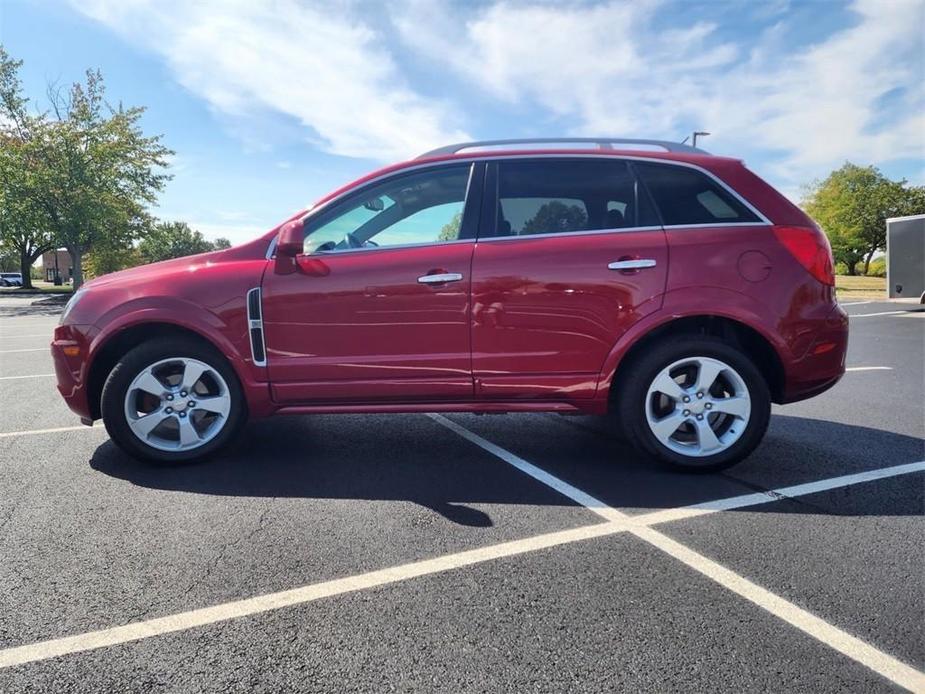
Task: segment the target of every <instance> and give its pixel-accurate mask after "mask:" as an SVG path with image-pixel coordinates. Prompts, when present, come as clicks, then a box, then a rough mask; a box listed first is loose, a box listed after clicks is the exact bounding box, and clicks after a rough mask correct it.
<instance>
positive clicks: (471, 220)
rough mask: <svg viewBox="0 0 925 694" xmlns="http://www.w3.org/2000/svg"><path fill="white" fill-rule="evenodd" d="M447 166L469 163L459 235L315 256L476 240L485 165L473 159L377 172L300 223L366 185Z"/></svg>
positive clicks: (351, 196)
mask: <svg viewBox="0 0 925 694" xmlns="http://www.w3.org/2000/svg"><path fill="white" fill-rule="evenodd" d="M448 166H458V167H463V166H469V178H468V180H467V182H466V197H465V200H464V202H463V215H462V222H461V224H460V228H459V238H456V239H453V240H452V241H432V242H423V243H402V244H394V245H391V246H380V247H369V248H344V249H341V250H338V251H321V252H319V253H316V254H313V255H314V256H315V257H322V256H323V257H331V256H338V255H341V254H343V253H366V252H370V253H372V252H376V251H390V250H400V249H403V248H424V247H431V246H449V245H452V244H458V243H472V242H473V241H475V240H476V230H477V225H478V218H479V209H480V207H481V203H482V178H483V176H484V170H485V167H484V165H482V164H481V163H480V162H477V161H466V160H462V161H448V162H441V163H440V164H433V163H430V164H426V165H422V166H412V167H408V168H404V169H401V170H400V171H394V172H392V173H388V174H383V175H382V176H377V177H376V178H374V179H372V180H370V181H367V182H366V183H364V184H363V185H361V186H359V187H356V188H352V189H350V190H348V191H346V192H344V193H343V194H342V195H338V196H337V197H335V198H332V199H331V200H327V201H325V202H324V203H323V204H322V205H318V206H317V207H314V208H312V209H311V210H309V211H308V212H307V213H306V214H305V215H304V216H303V217H302V220H301V221H302V223H303V224H304V225H306V226H307V225H308V224H310V223H312V222H314V221H316V220H317V219H318V218H319V217H321V216H322V215H323V214H326V213H328V212H331V211H332V210H334V208H335V207H336V206H339V205H340V204H341V203H349V202H351V201H352V200H354V199H356V198H362V197H363V195H364V193H367V194H368V191H369V190H370V188H373V187H377V186H379V185H381V184H383V183H388V182H389V181H393V180H399V179H401V178H404V177H405V176H412V175H418V174H421V173H427V172H428V171H438V170H440V169H445V168H448ZM275 249H276V243H275V239H274V242H273V244H272V245H271V246H270V248H269V249H268V251H267V254H268V257H272V254H273V253H274V252H275Z"/></svg>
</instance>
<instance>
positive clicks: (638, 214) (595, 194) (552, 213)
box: [494, 159, 658, 236]
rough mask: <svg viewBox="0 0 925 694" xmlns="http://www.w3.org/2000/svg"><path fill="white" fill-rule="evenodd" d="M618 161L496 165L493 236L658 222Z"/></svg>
mask: <svg viewBox="0 0 925 694" xmlns="http://www.w3.org/2000/svg"><path fill="white" fill-rule="evenodd" d="M639 188H640V187H639V185H638V184H637V181H636V178H635V176H634V175H633V172H632V170H631V169H630V167H629V165H628V164H627V162H625V161H622V160H619V159H612V160H610V159H567V160H550V159H537V160H524V161H505V162H501V163H500V164H499V165H498V178H497V191H498V195H497V206H496V210H495V215H494V217H495V219H494V221H495V223H494V235H495V236H534V235H537V234H559V233H563V232H576V231H606V230H615V231H619V230H620V229H631V228H634V227H640V226H657V225H658V220H657V218H656V216H655V213H654V211H653V210H652V208H651V205H650V204H649V202H648V199H647V198H646V197H645V195H644V194H642V193H641V192H640V190H639Z"/></svg>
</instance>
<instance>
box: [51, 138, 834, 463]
mask: <svg viewBox="0 0 925 694" xmlns="http://www.w3.org/2000/svg"><path fill="white" fill-rule="evenodd" d="M541 144H542V146H543V147H544V149H540V150H537V149H535V148H531V147H534V144H533V143H528V142H523V141H500V142H497V141H496V142H488V143H468V144H462V145H454V146H451V147H446V148H442V149H440V150H436V151H434V152H430V153H428V154H426V155H423V156H422V157H420V158H418V159H415V160H412V161H408V162H404V163H401V164H397V165H394V166H390V167H387V168H385V169H382V170H380V171H376V172H374V173H372V174H370V175H368V176H366V177H364V178H362V179H360V180H358V181H356V182H354V183H351V184H350V185H347V186H345V187H343V188H340V189H338V190H336V191H335V192H333V193H331V194H330V195H328V196H327V197H325V198H323V199H322V200H321V201H320V202H319V203H318V204H316V205H315V206H314V207H312V208H311V209H310V210H307V211H303V212H300V213H299V214H297V215H296V216H294V217H292V218H291V219H290V220H288V221H287V222H285V223H283V224H281V225H280V226H278V227H277V228H274V229H272V230H271V231H269V232H267V233H266V234H264V235H263V236H261V237H260V238H258V239H256V240H254V241H253V242H250V243H247V244H245V245H243V246H239V247H236V248H232V249H228V250H223V251H217V252H213V253H206V254H203V255H199V256H193V257H188V258H181V259H177V260H171V261H166V262H162V263H157V264H153V265H148V266H145V267H140V268H133V269H130V270H126V271H123V272H119V273H115V274H112V275H106V276H105V277H101V278H99V279H97V280H94V281H91V282H89V283H87V284H86V285H85V286H84V287H83V288H82V289H81V290H80V291H78V292H77V293H76V294H75V295H74V297H73V298H72V299H71V301H70V302H69V304H68V306H67V309H66V310H65V312H64V314H63V316H62V318H61V324H60V326H59V327H58V328H57V329H56V331H55V336H54V341H53V343H52V346H51V348H52V353H53V355H54V360H55V369H56V372H57V377H58V389H59V390H60V392H61V394H62V395H63V396H64V398H65V400H66V401H67V403H68V405H69V406H70V407H71V409H72V410H74V411H75V412H76V413H77V414H78V415H79V416H80V417H81V419H82V421H84V422H85V423H88V424H89V423H92V421H93V420H96V419H100V418H102V419H103V420H104V422H105V425H106V428H107V430H108V431H109V434H110V436H111V437H112V440H113V441H115V442H116V443H117V444H118V445H119V446H121V447H122V448H123V449H124V450H125V451H126V452H128V453H129V454H131V455H133V456H136V457H139V458H144V459H148V460H154V461H160V462H181V461H189V460H195V459H199V458H202V457H204V456H207V455H209V454H212V453H215V452H216V451H218V450H220V449H221V448H222V447H223V446H225V445H226V444H228V442H229V441H230V440H231V439H232V437H233V436H234V435H235V433H236V432H237V431H238V430H239V429H240V427H241V425H242V424H243V423H244V421H245V420H246V419H247V418H248V417H265V416H268V415H272V414H313V413H358V412H376V413H388V412H434V411H436V412H478V413H505V412H558V413H562V414H578V413H586V414H604V413H608V412H610V413H612V414H613V415H614V417H613V418H612V419H611V420H610V421H611V422H612V425H613V426H614V427H618V428H619V429H620V430H622V432H623V433H625V434H627V435H628V437H629V438H630V440H632V441H633V442H635V444H636V445H637V446H638V447H639V448H640V450H642V451H644V452H645V453H646V454H648V455H650V456H652V457H653V458H656V459H658V460H661V461H663V462H665V463H668V464H670V465H673V466H675V467H678V468H681V469H685V470H715V469H719V468H723V467H726V466H729V465H732V464H733V463H736V462H738V461H740V460H742V459H743V458H744V457H746V456H747V455H748V454H749V453H750V452H751V451H752V450H753V449H754V448H755V447H756V446H757V445H758V444H759V442H760V441H761V439H762V437H763V436H764V433H765V430H766V428H767V425H768V420H769V415H770V406H771V403H772V402H777V403H788V402H794V401H796V400H801V399H803V398H808V397H811V396H813V395H816V394H818V393H821V392H823V391H824V390H826V389H828V388H830V387H832V385H834V384H835V383H836V382H837V381H838V380H839V378H841V376H842V374H843V372H844V366H845V353H846V348H847V339H848V319H847V316H846V314H845V313H844V312H843V311H842V309H841V308H840V307H839V306H838V305H837V303H836V301H835V290H834V276H833V271H832V256H831V251H830V249H829V247H828V242H827V241H826V239H825V236H824V235H823V234H822V232H821V231H820V230H819V229H818V227H817V226H816V225H815V224H814V223H813V221H812V220H811V219H809V218H808V217H807V216H806V215H805V214H804V213H803V212H802V211H801V210H800V209H799V208H797V207H796V206H795V205H793V204H792V203H791V202H789V201H788V200H787V199H786V198H785V197H784V196H782V195H781V194H780V193H778V192H777V191H775V190H774V189H773V188H771V187H770V186H769V185H768V184H767V183H765V182H764V181H762V180H761V179H760V178H758V177H757V176H756V175H755V174H753V173H752V172H751V171H749V170H748V169H747V168H746V167H745V165H744V164H743V163H742V162H741V161H738V160H735V159H729V158H725V157H717V156H711V155H709V154H707V153H705V152H703V151H701V150H698V149H694V148H692V147H689V146H685V145H680V144H676V143H670V142H659V141H639V140H615V139H598V140H592V141H584V140H556V141H555V142H554V143H541Z"/></svg>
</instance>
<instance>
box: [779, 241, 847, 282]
mask: <svg viewBox="0 0 925 694" xmlns="http://www.w3.org/2000/svg"><path fill="white" fill-rule="evenodd" d="M773 229H774V235H775V236H776V237H777V240H778V241H780V243H781V245H782V246H783V247H784V248H786V249H787V250H788V251H790V255H792V256H793V257H794V258H796V260H797V262H798V263H800V265H802V266H803V267H805V268H806V269H807V270H808V271H809V274H811V275H812V276H813V277H815V278H816V279H817V280H819V281H820V282H822V283H823V284H828V285H832V286H835V271H834V269H833V263H832V247H831V246H829V240H828V239H827V238H826V237H825V234H823V233H822V230H820V229H818V228H816V227H782V226H775V227H773Z"/></svg>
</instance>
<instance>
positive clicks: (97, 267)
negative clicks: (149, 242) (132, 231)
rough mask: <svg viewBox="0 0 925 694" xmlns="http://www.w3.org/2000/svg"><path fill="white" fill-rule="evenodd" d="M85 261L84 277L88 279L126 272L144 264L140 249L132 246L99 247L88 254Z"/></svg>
mask: <svg viewBox="0 0 925 694" xmlns="http://www.w3.org/2000/svg"><path fill="white" fill-rule="evenodd" d="M85 260H86V262H85V263H84V277H85V278H86V279H93V278H94V277H99V276H101V275H107V274H109V273H110V272H118V271H119V270H125V269H126V268H130V267H135V266H136V265H141V264H142V263H143V262H144V260H143V259H142V257H141V254H140V253H139V252H138V249H137V248H135V246H133V245H132V244H128V245H125V246H121V247H113V246H108V245H105V246H104V245H98V246H96V247H94V248H93V249H92V250H90V251H89V252H88V253H87V255H86V259H85Z"/></svg>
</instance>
